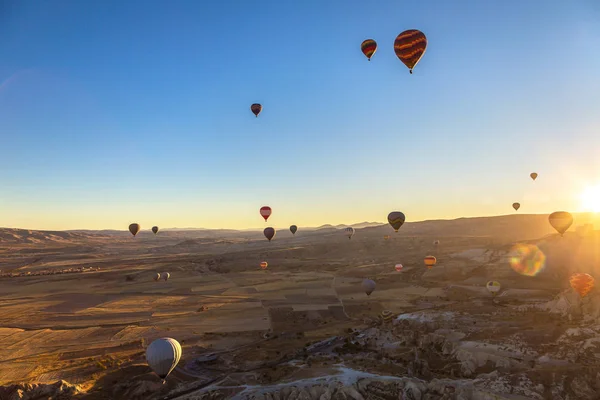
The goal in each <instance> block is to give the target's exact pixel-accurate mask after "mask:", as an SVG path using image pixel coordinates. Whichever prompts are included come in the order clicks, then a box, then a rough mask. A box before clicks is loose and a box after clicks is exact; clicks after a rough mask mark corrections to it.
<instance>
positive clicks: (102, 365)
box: [0, 214, 600, 399]
mask: <svg viewBox="0 0 600 400" xmlns="http://www.w3.org/2000/svg"><path fill="white" fill-rule="evenodd" d="M593 218H594V215H591V214H576V216H575V226H584V225H585V224H586V223H589V222H592V221H593ZM388 236H389V238H387V239H386V237H388ZM434 241H439V243H437V242H436V243H437V244H435V243H434ZM0 245H1V246H2V247H1V251H2V253H1V256H0V257H1V258H0V262H1V263H2V266H3V269H2V275H1V277H0V291H1V292H2V294H3V295H2V299H1V303H0V324H1V326H2V327H3V328H2V329H1V330H0V341H1V343H2V346H1V348H2V349H3V350H2V352H1V354H0V360H1V361H0V383H1V384H3V385H6V386H5V387H4V388H0V396H8V393H9V391H10V390H14V388H15V387H14V386H10V385H11V384H15V383H23V382H32V383H34V382H35V383H41V384H48V385H50V384H53V383H54V382H57V381H58V380H63V381H65V382H63V383H62V384H61V385H62V386H61V385H58V386H51V387H50V386H48V387H45V388H46V389H45V390H48V391H51V390H50V389H49V388H51V389H52V390H53V391H54V393H70V394H69V396H72V397H71V398H78V399H104V398H112V399H159V398H170V399H196V398H237V397H239V398H247V396H258V395H260V396H263V395H264V396H267V397H266V398H270V397H269V396H275V393H280V394H278V395H277V396H280V395H281V396H283V393H288V395H289V396H292V395H290V394H289V393H291V392H290V391H292V392H294V393H296V395H293V396H292V397H287V398H300V397H297V396H300V394H299V393H305V395H306V396H309V398H318V396H317V394H316V393H321V395H322V394H326V393H329V395H331V394H332V393H334V392H335V391H336V390H337V389H336V387H337V386H336V385H337V383H336V382H345V385H346V389H344V390H346V392H347V391H348V390H350V388H354V389H352V390H356V391H357V392H360V393H363V394H362V396H363V397H364V398H373V397H369V396H368V395H367V394H366V393H368V392H372V391H373V390H378V391H380V392H381V393H383V392H387V393H404V395H405V396H413V398H418V395H417V393H420V394H421V396H426V395H427V396H429V397H428V398H432V399H438V398H440V399H441V398H458V397H448V396H450V395H453V396H457V395H459V394H460V395H462V396H463V397H462V398H489V397H482V396H497V397H495V398H507V399H508V398H511V399H513V398H548V397H547V394H548V393H552V398H556V399H560V398H564V399H567V398H593V397H589V396H591V395H592V393H596V392H595V390H597V389H596V388H595V385H596V384H597V383H596V378H595V372H594V369H593V368H592V366H593V365H595V363H596V357H598V356H600V349H599V348H597V347H596V339H595V338H596V335H597V334H598V331H599V329H600V328H599V326H600V325H599V319H598V318H599V317H600V305H599V303H598V300H600V297H599V295H598V294H597V291H595V290H592V292H591V293H590V294H588V295H587V296H586V297H585V298H583V299H582V298H580V296H579V295H578V294H577V293H575V292H574V291H573V289H572V288H570V287H569V276H570V275H571V274H572V273H574V272H585V273H590V274H592V275H595V274H597V272H598V271H597V265H598V261H599V259H598V257H599V256H600V254H599V253H598V250H597V249H598V248H599V247H598V246H599V245H600V235H598V234H597V232H596V231H593V230H591V231H586V232H585V233H583V232H582V231H581V230H577V229H575V228H572V229H571V230H570V231H568V232H566V234H565V235H564V237H562V238H561V237H560V236H559V235H558V234H557V233H556V232H555V231H554V229H553V228H552V227H551V226H550V225H549V224H548V219H547V216H546V215H513V216H504V217H490V218H475V219H461V220H454V221H426V222H419V223H406V224H405V225H404V226H403V227H402V229H401V230H400V231H399V232H398V233H394V231H393V229H392V228H391V227H390V226H389V225H387V224H386V225H383V224H382V225H376V226H372V227H365V228H358V229H356V230H355V234H354V236H352V239H350V240H349V239H348V238H347V236H346V235H345V234H344V230H343V229H337V228H323V229H308V230H307V229H302V228H301V227H300V228H299V229H298V232H297V233H296V235H295V236H292V234H291V233H290V232H289V231H288V230H279V231H278V233H277V236H276V237H275V239H273V241H271V242H269V241H267V240H266V239H265V238H264V236H263V235H262V232H232V231H230V232H224V231H210V230H204V231H168V230H163V231H160V232H159V233H158V234H157V235H153V234H152V233H151V232H149V231H148V230H143V231H141V232H140V233H139V234H138V235H137V236H136V237H133V236H132V235H130V234H129V233H128V232H91V231H79V232H40V231H23V230H8V229H4V230H2V231H1V234H0ZM515 245H518V246H522V247H523V248H527V246H530V247H532V248H535V249H537V251H538V252H539V253H540V254H541V255H531V254H530V253H531V251H530V250H522V251H521V253H519V251H517V250H516V248H515ZM528 251H529V253H528ZM430 254H435V257H436V259H437V263H436V264H435V265H434V266H433V267H432V268H431V269H428V268H427V267H426V266H425V264H424V257H425V256H427V255H430ZM519 254H521V255H519ZM540 257H543V259H540ZM264 260H268V268H266V269H261V267H260V263H261V262H262V261H264ZM540 260H542V261H541V262H540ZM398 263H401V264H402V269H401V270H400V271H398V270H397V269H396V268H395V266H396V264H398ZM541 264H543V266H542V265H541ZM520 265H524V266H526V267H527V268H529V269H527V268H525V267H523V268H521V267H520ZM520 268H521V269H520ZM532 271H533V272H532ZM67 272H69V273H67ZM164 272H169V273H170V278H169V279H168V280H167V281H164V280H162V279H161V280H159V281H155V280H154V275H155V274H156V273H164ZM366 278H369V279H372V280H374V281H375V283H376V288H375V290H374V291H373V293H372V294H371V295H370V296H367V295H366V294H365V292H364V289H363V287H362V286H361V282H362V281H363V279H366ZM489 281H498V282H500V284H501V290H500V292H498V293H497V294H496V295H493V294H492V293H491V292H490V291H488V290H487V289H486V283H487V282H489ZM384 311H386V312H385V313H384ZM382 316H383V317H385V318H382ZM160 337H172V338H175V339H176V340H177V341H179V342H180V343H181V346H182V349H183V355H182V358H181V360H180V361H179V363H178V365H177V367H176V368H175V369H174V371H173V372H172V373H171V374H170V375H169V377H168V378H167V379H166V383H165V384H164V385H163V384H161V383H160V379H159V378H158V377H157V376H156V375H155V374H154V373H153V372H152V370H151V369H150V367H149V366H148V364H147V363H146V359H145V349H146V347H147V346H148V344H149V343H150V342H152V341H153V340H154V339H157V338H160ZM322 341H324V342H322ZM565 381H566V382H570V383H568V384H566V385H565V383H564V382H565ZM348 385H350V386H348ZM11 388H13V389H11ZM340 390H341V389H340ZM346 392H345V393H346ZM311 393H312V394H311ZM585 393H590V395H589V396H588V397H585V396H586V395H585ZM515 394H518V396H521V397H514V395H515ZM338 395H339V394H338ZM164 396H168V397H164ZM211 396H217V397H211ZM219 396H220V397H219ZM294 396H296V397H294ZM310 396H312V397H310ZM314 396H317V397H314ZM319 396H320V395H319ZM443 396H446V397H443ZM503 396H505V397H503ZM511 396H513V397H511ZM582 396H583V397H582ZM594 396H595V394H594ZM2 398H3V399H4V398H5V397H2ZM6 398H9V397H6ZM248 398H250V397H248ZM304 398H306V397H304ZM406 398H410V397H406Z"/></svg>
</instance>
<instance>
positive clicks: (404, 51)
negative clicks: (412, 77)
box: [394, 29, 427, 74]
mask: <svg viewBox="0 0 600 400" xmlns="http://www.w3.org/2000/svg"><path fill="white" fill-rule="evenodd" d="M426 48H427V38H426V37H425V34H424V33H423V32H421V31H419V30H417V29H409V30H407V31H404V32H402V33H401V34H399V35H398V37H396V41H395V42H394V51H395V52H396V56H398V58H399V59H400V61H402V62H403V63H404V65H406V66H407V67H408V69H409V70H410V73H411V74H412V70H413V68H414V67H415V66H416V65H417V63H418V62H419V60H420V59H421V57H423V54H425V49H426Z"/></svg>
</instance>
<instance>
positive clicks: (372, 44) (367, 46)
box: [360, 39, 377, 61]
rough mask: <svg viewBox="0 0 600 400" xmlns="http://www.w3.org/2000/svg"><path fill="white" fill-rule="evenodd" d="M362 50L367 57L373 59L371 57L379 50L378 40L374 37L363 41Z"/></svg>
mask: <svg viewBox="0 0 600 400" xmlns="http://www.w3.org/2000/svg"><path fill="white" fill-rule="evenodd" d="M360 50H361V51H362V52H363V54H364V55H365V56H367V59H368V60H369V61H371V57H373V54H375V52H376V51H377V42H376V41H374V40H373V39H367V40H365V41H364V42H362V43H361V45H360Z"/></svg>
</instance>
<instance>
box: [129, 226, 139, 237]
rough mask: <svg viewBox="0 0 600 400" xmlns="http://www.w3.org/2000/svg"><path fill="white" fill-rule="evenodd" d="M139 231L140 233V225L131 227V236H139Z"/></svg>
mask: <svg viewBox="0 0 600 400" xmlns="http://www.w3.org/2000/svg"><path fill="white" fill-rule="evenodd" d="M139 231H140V224H131V225H129V232H131V234H132V235H133V236H135V235H137V234H138V232H139Z"/></svg>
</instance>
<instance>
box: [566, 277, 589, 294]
mask: <svg viewBox="0 0 600 400" xmlns="http://www.w3.org/2000/svg"><path fill="white" fill-rule="evenodd" d="M569 283H570V284H571V287H572V288H573V289H575V291H576V292H577V293H579V295H580V296H581V297H585V296H587V294H588V293H589V292H590V290H592V289H593V288H594V283H595V279H594V277H593V276H591V275H589V274H584V273H577V274H574V275H572V276H571V278H570V279H569Z"/></svg>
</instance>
